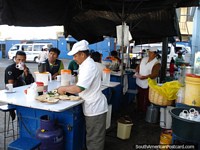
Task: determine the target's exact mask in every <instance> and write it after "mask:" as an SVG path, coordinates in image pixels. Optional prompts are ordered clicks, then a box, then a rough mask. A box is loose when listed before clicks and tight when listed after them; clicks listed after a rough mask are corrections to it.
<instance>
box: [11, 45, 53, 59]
mask: <svg viewBox="0 0 200 150" xmlns="http://www.w3.org/2000/svg"><path fill="white" fill-rule="evenodd" d="M43 46H47V47H48V48H49V49H50V48H51V47H53V45H52V43H28V44H27V43H25V44H15V45H13V46H12V47H11V48H10V49H9V51H8V58H9V59H10V60H14V59H15V55H16V52H17V51H24V52H25V53H26V61H30V62H38V56H39V53H40V52H41V50H42V47H43Z"/></svg>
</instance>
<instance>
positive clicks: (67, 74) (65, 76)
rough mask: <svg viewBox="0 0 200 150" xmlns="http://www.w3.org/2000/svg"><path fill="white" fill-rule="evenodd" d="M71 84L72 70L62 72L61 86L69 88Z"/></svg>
mask: <svg viewBox="0 0 200 150" xmlns="http://www.w3.org/2000/svg"><path fill="white" fill-rule="evenodd" d="M70 82H71V70H68V69H62V70H61V86H68V85H70Z"/></svg>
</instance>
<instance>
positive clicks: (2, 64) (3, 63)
mask: <svg viewBox="0 0 200 150" xmlns="http://www.w3.org/2000/svg"><path fill="white" fill-rule="evenodd" d="M62 61H63V63H64V67H65V68H67V66H68V64H69V60H67V59H62ZM12 63H13V62H12V60H8V59H7V58H5V59H1V60H0V81H1V82H0V90H2V89H4V88H5V84H4V72H5V68H6V67H7V66H8V65H10V64H12ZM26 65H27V66H28V67H29V69H30V71H31V73H32V74H33V76H34V77H35V75H34V72H35V71H37V67H38V66H37V63H31V62H27V63H26ZM3 104H4V103H1V102H0V105H3ZM8 117H9V115H8V113H7V118H8ZM15 120H16V119H15ZM14 125H15V129H17V123H16V121H15V122H14ZM3 127H4V112H2V111H0V150H4V148H3V147H4V144H3V143H4V138H3V137H4V136H3V133H2V131H3ZM9 127H10V128H11V124H10V126H9ZM11 133H12V132H11V131H10V132H9V133H8V136H9V135H11ZM15 134H17V130H16V131H15ZM15 138H17V136H16V137H15ZM6 140H7V144H9V143H10V142H11V141H13V138H12V137H9V138H7V139H6Z"/></svg>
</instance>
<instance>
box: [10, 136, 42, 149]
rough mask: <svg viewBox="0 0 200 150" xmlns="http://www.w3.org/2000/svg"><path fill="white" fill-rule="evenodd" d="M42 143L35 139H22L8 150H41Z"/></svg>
mask: <svg viewBox="0 0 200 150" xmlns="http://www.w3.org/2000/svg"><path fill="white" fill-rule="evenodd" d="M40 145H41V142H40V141H39V140H37V139H34V138H28V137H22V138H18V139H17V140H15V141H14V142H12V143H10V144H9V145H8V150H35V149H39V146H40Z"/></svg>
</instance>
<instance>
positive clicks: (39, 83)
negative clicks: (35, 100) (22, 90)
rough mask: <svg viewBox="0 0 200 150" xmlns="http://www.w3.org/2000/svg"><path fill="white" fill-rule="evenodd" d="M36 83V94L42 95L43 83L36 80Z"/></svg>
mask: <svg viewBox="0 0 200 150" xmlns="http://www.w3.org/2000/svg"><path fill="white" fill-rule="evenodd" d="M36 84H37V92H38V95H43V92H44V83H43V82H36Z"/></svg>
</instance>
